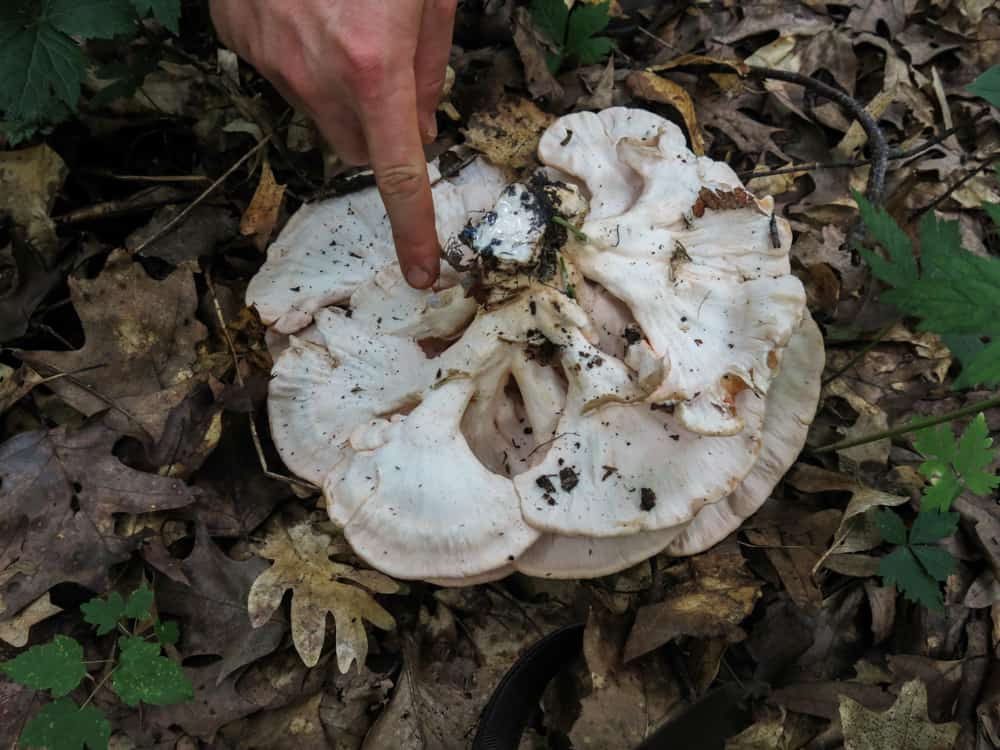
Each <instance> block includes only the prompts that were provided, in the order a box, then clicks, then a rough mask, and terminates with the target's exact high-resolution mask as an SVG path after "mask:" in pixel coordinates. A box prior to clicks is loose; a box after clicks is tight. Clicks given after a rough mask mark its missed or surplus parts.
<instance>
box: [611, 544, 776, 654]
mask: <svg viewBox="0 0 1000 750" xmlns="http://www.w3.org/2000/svg"><path fill="white" fill-rule="evenodd" d="M684 578H685V579H686V580H683V581H682V582H679V583H677V584H675V585H672V586H670V587H669V588H668V590H667V595H666V597H665V598H664V600H663V601H662V602H660V603H658V604H649V605H646V606H644V607H640V608H639V611H638V612H637V613H636V617H635V624H634V625H633V626H632V631H631V632H630V633H629V636H628V640H627V641H626V644H625V654H624V659H625V662H626V663H628V662H630V661H631V660H632V659H636V658H638V657H640V656H642V655H643V654H646V653H649V652H650V651H652V650H653V649H656V648H659V647H660V646H662V645H663V644H664V643H666V642H667V641H670V640H672V639H673V638H675V637H677V636H678V635H691V636H696V637H699V638H704V637H707V636H725V637H727V638H729V640H730V642H736V641H740V640H742V639H743V637H744V633H743V631H742V630H741V629H740V627H739V624H740V623H741V622H743V620H744V619H746V618H747V616H749V614H750V613H751V612H752V611H753V608H754V604H755V603H756V601H757V599H758V597H759V596H760V589H761V586H762V582H761V581H760V580H758V579H756V578H754V577H753V576H751V575H750V574H749V573H748V572H747V569H746V565H745V563H744V560H743V556H742V555H741V554H740V551H739V547H737V546H736V545H735V544H722V545H719V546H717V547H714V548H713V549H711V550H709V551H708V552H705V553H703V554H701V555H697V556H695V557H692V558H690V559H689V560H688V561H687V570H686V575H685V576H684Z"/></svg>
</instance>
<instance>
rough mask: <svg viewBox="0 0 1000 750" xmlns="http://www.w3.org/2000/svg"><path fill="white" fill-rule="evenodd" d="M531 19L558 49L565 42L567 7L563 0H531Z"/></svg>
mask: <svg viewBox="0 0 1000 750" xmlns="http://www.w3.org/2000/svg"><path fill="white" fill-rule="evenodd" d="M531 20H532V21H534V23H535V26H536V27H538V30H539V31H541V32H542V33H543V34H545V36H547V37H548V38H549V39H550V40H551V41H552V43H553V44H555V45H556V46H557V47H559V48H560V49H561V48H562V47H563V45H564V44H565V42H566V26H567V24H568V23H569V8H567V7H566V3H565V2H564V0H531Z"/></svg>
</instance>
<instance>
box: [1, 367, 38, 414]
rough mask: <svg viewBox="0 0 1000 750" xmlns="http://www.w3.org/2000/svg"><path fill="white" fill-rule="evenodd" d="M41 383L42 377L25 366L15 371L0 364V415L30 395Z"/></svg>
mask: <svg viewBox="0 0 1000 750" xmlns="http://www.w3.org/2000/svg"><path fill="white" fill-rule="evenodd" d="M41 382H42V376H41V375H39V374H38V373H37V372H35V371H34V370H32V369H31V368H30V367H28V366H27V365H21V367H19V368H18V369H17V370H15V369H14V368H13V367H10V366H8V365H5V364H3V363H2V362H0V414H3V413H4V412H5V411H7V410H8V409H9V408H10V407H12V406H13V405H14V404H16V403H17V402H18V401H20V400H21V399H22V398H24V397H25V396H27V395H28V394H29V393H31V390H32V389H33V388H34V387H35V386H36V385H39V384H40V383H41Z"/></svg>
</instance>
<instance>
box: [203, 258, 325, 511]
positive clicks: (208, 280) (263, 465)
mask: <svg viewBox="0 0 1000 750" xmlns="http://www.w3.org/2000/svg"><path fill="white" fill-rule="evenodd" d="M205 286H206V287H208V293H209V295H210V296H211V297H212V307H213V308H214V309H215V317H216V318H217V319H218V321H219V328H220V329H221V330H222V336H223V338H224V339H225V340H226V346H227V347H228V349H229V355H230V356H231V357H232V358H233V370H234V371H235V377H236V383H237V385H239V386H240V388H243V387H245V385H246V383H245V381H244V380H243V373H242V372H240V358H239V355H238V354H237V353H236V344H234V343H233V337H232V336H230V335H229V328H228V326H227V325H226V316H225V314H224V313H223V312H222V305H220V304H219V298H218V296H217V295H216V294H215V283H214V282H213V281H212V273H211V269H206V270H205ZM253 416H254V415H253V413H252V412H251V413H250V414H248V415H247V418H248V420H249V422H250V437H251V439H252V440H253V447H254V450H256V452H257V460H258V461H259V462H260V469H261V471H262V472H264V476H266V477H268V478H269V479H276V480H277V481H279V482H286V483H287V484H294V485H297V486H299V487H302V488H304V489H306V490H308V491H309V492H318V491H319V489H320V488H319V487H317V486H316V485H315V484H313V483H312V482H307V481H305V480H304V479H298V478H296V477H289V476H285V475H284V474H278V473H276V472H273V471H271V470H270V469H269V468H268V466H267V457H266V456H265V455H264V446H263V444H262V443H261V440H260V435H259V434H258V432H257V423H256V422H255V421H254V418H253Z"/></svg>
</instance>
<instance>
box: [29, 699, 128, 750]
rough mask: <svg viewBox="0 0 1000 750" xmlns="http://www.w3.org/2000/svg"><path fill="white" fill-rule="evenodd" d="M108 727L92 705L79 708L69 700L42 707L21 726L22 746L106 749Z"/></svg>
mask: <svg viewBox="0 0 1000 750" xmlns="http://www.w3.org/2000/svg"><path fill="white" fill-rule="evenodd" d="M110 741H111V725H110V724H109V723H108V720H107V719H105V718H104V714H103V713H101V711H100V710H99V709H97V708H95V707H94V706H90V705H88V706H84V707H83V708H80V707H79V706H77V705H76V703H74V702H73V701H72V700H70V699H69V698H60V699H59V700H57V701H53V702H52V703H49V704H47V705H45V706H42V710H41V711H39V712H38V715H37V716H35V718H33V719H32V720H31V721H29V722H28V723H27V725H25V727H24V731H23V732H22V733H21V744H22V745H24V746H26V747H45V748H48V750H83V748H84V746H86V747H88V748H90V750H107V747H108V743H109V742H110Z"/></svg>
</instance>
